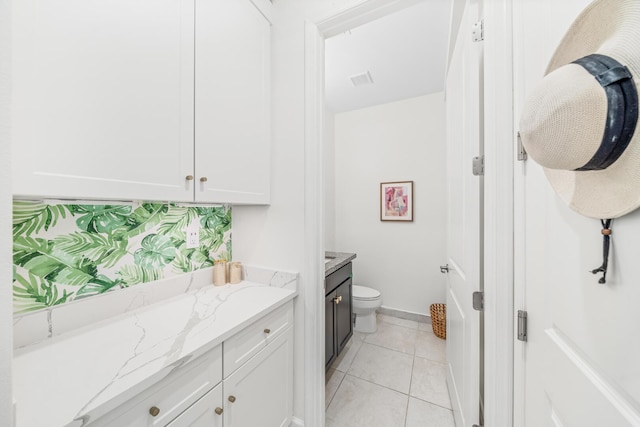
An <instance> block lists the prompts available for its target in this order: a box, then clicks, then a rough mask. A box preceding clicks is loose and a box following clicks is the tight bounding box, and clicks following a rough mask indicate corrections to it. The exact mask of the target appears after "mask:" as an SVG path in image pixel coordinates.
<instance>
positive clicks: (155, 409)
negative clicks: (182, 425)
mask: <svg viewBox="0 0 640 427" xmlns="http://www.w3.org/2000/svg"><path fill="white" fill-rule="evenodd" d="M149 413H150V414H151V416H152V417H155V416H157V415H158V414H159V413H160V408H158V407H157V406H152V407H151V408H149Z"/></svg>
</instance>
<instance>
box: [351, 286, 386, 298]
mask: <svg viewBox="0 0 640 427" xmlns="http://www.w3.org/2000/svg"><path fill="white" fill-rule="evenodd" d="M351 291H352V293H353V297H354V298H356V299H359V300H371V299H376V298H380V292H378V291H376V290H375V289H372V288H367V287H366V286H358V285H353V286H352V287H351Z"/></svg>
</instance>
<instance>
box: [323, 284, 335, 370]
mask: <svg viewBox="0 0 640 427" xmlns="http://www.w3.org/2000/svg"><path fill="white" fill-rule="evenodd" d="M335 297H336V293H335V291H334V292H331V293H330V294H329V295H327V296H326V298H325V300H324V366H325V369H329V366H331V364H332V363H333V361H334V360H335V359H336V355H337V353H338V352H337V351H336V350H337V349H336V335H335V333H336V331H335V323H334V322H335V307H336V303H335V300H334V299H335Z"/></svg>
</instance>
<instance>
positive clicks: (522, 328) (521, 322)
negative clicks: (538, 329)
mask: <svg viewBox="0 0 640 427" xmlns="http://www.w3.org/2000/svg"><path fill="white" fill-rule="evenodd" d="M518 340H519V341H525V342H526V341H527V312H526V311H524V310H518Z"/></svg>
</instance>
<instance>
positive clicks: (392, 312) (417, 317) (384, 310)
mask: <svg viewBox="0 0 640 427" xmlns="http://www.w3.org/2000/svg"><path fill="white" fill-rule="evenodd" d="M377 312H378V314H384V315H387V316H393V317H397V318H399V319H405V320H413V321H416V322H422V323H428V324H431V316H429V315H427V314H420V313H412V312H410V311H403V310H398V309H395V308H389V307H385V306H382V307H380V308H379V309H378V310H377Z"/></svg>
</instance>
